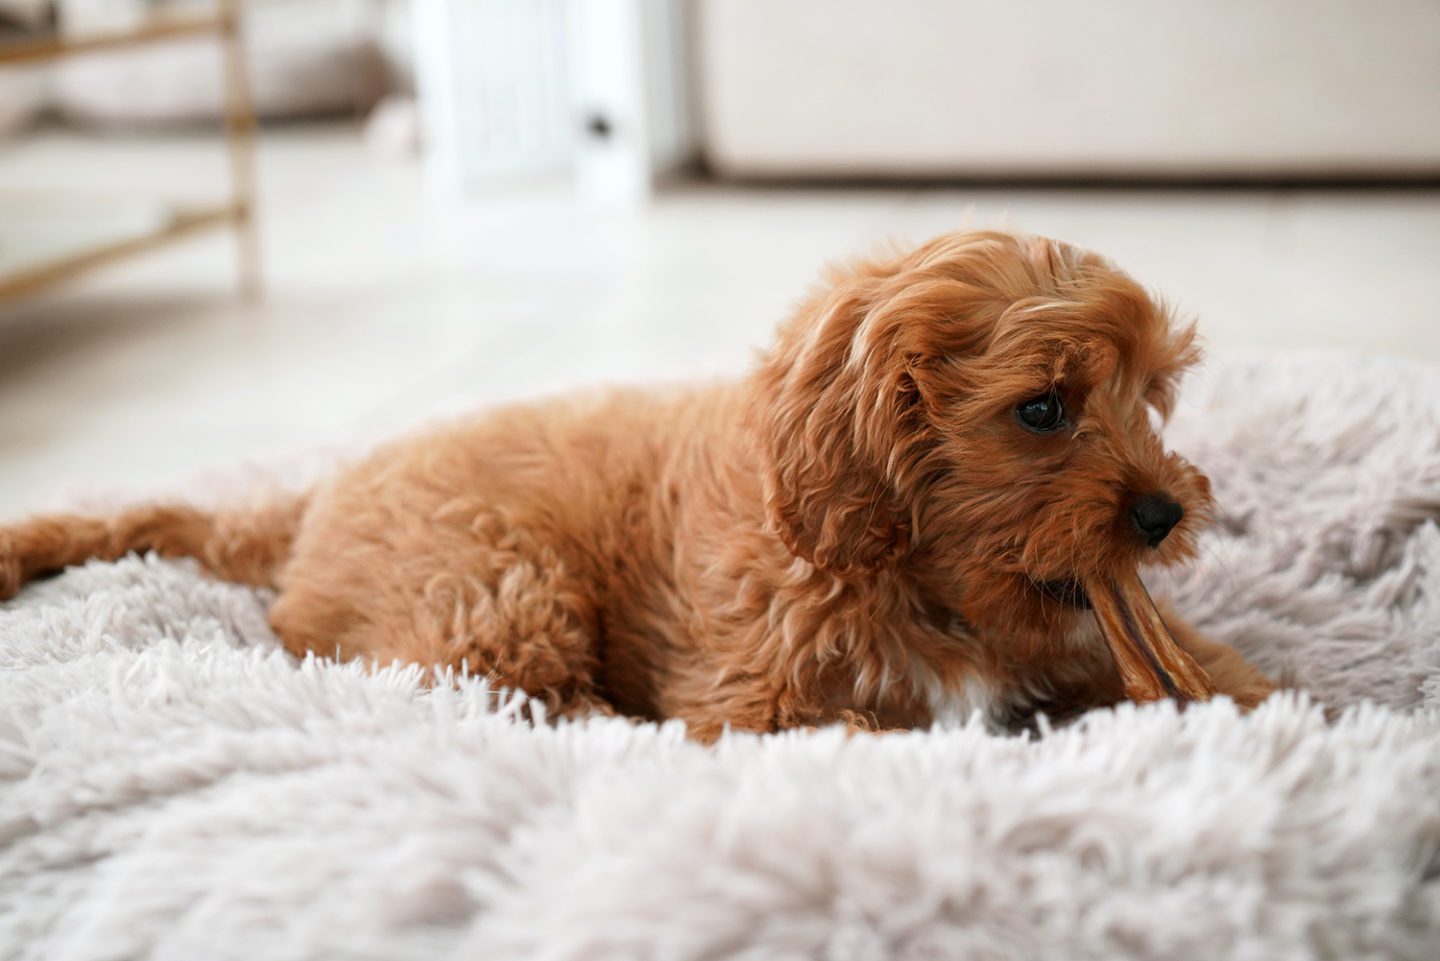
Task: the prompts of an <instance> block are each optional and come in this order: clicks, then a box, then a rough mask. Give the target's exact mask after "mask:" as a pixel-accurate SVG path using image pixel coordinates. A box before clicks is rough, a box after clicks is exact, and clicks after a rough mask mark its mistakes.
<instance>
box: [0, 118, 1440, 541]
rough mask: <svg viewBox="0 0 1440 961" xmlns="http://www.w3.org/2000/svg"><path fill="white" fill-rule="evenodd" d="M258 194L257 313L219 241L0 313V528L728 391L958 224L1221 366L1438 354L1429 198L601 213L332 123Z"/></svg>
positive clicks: (914, 192)
mask: <svg viewBox="0 0 1440 961" xmlns="http://www.w3.org/2000/svg"><path fill="white" fill-rule="evenodd" d="M224 169H225V168H224V165H223V157H222V155H221V153H220V151H219V148H218V146H217V144H216V143H215V142H213V141H211V140H208V139H202V138H193V137H190V138H173V137H167V138H164V139H154V138H151V139H142V140H108V139H98V140H97V139H91V138H85V137H78V136H75V135H59V134H52V135H46V136H43V137H40V138H34V139H31V140H28V141H25V142H22V143H21V144H19V145H11V146H7V147H5V148H4V149H0V185H3V187H4V188H5V191H6V192H7V193H14V192H16V191H19V192H21V193H29V194H31V195H33V194H34V193H36V192H38V191H41V190H42V189H44V188H46V187H47V186H56V185H60V186H63V185H66V184H67V183H69V184H71V185H73V183H75V182H82V183H84V184H85V188H86V189H87V190H88V191H91V192H95V193H103V192H105V191H106V190H125V189H137V188H138V189H149V190H154V191H156V192H160V193H166V194H170V195H174V194H176V193H177V192H178V193H181V194H187V195H190V196H196V197H199V196H213V195H215V192H216V191H217V190H219V189H220V187H221V186H222V185H223V183H224V179H223V174H224ZM260 173H261V185H262V192H263V197H262V210H261V215H262V224H263V231H264V249H265V256H266V272H267V282H268V291H267V295H266V297H265V299H264V300H263V302H262V303H261V304H259V305H257V306H246V305H244V304H242V303H240V302H238V301H237V300H236V299H235V298H234V297H233V295H232V294H233V261H232V258H231V256H230V254H231V249H230V247H231V245H230V239H229V238H228V237H227V236H225V235H218V234H217V235H215V236H213V237H208V238H205V239H202V240H199V241H195V242H191V243H187V244H184V245H181V246H177V247H175V248H173V249H172V250H169V251H165V252H160V253H157V254H154V255H151V256H149V257H147V258H145V259H143V260H138V261H135V262H134V263H132V264H127V265H124V266H121V267H117V268H114V269H111V270H108V271H106V272H105V273H103V274H99V275H96V276H95V277H93V278H92V279H90V280H87V281H85V282H84V283H82V284H78V285H74V286H71V287H67V288H64V289H63V290H62V291H60V292H57V293H55V294H53V295H50V296H48V297H44V298H40V299H35V300H31V301H27V302H25V303H23V304H18V305H10V306H7V307H3V308H0V517H10V516H14V515H16V514H19V513H22V512H24V511H26V510H30V509H34V508H38V507H43V506H45V505H46V504H48V503H52V502H54V501H55V500H56V499H58V498H62V497H65V496H67V495H68V494H70V493H74V492H77V491H94V490H103V489H106V488H112V487H119V488H127V489H131V490H143V489H144V487H145V486H146V485H149V484H155V483H161V482H163V481H165V480H174V479H175V478H177V477H182V476H184V475H186V474H188V473H191V472H194V471H195V470H197V469H200V468H203V467H210V466H216V465H223V464H226V463H230V462H233V461H236V460H244V459H256V458H266V457H271V456H275V455H277V454H281V453H284V452H289V451H295V450H300V449H304V448H307V447H310V446H313V445H323V444H328V443H332V442H338V443H349V442H353V441H355V440H356V439H359V438H367V437H368V438H373V437H379V436H382V435H384V434H387V433H392V432H394V431H396V430H398V429H400V428H402V427H404V426H405V425H407V424H410V423H413V422H415V421H417V420H423V419H425V418H429V417H433V416H436V415H437V414H443V413H449V412H453V411H457V410H463V409H467V408H471V407H475V406H478V405H481V404H485V403H488V402H493V401H495V400H500V399H505V398H512V397H518V396H529V395H533V394H537V393H543V392H547V391H553V390H560V389H564V388H566V387H569V386H572V385H575V384H579V383H591V382H597V381H619V380H627V381H629V380H647V379H648V380H655V379H674V378H681V377H693V376H697V375H708V374H721V373H727V372H735V371H741V370H744V369H745V367H746V365H747V363H748V362H749V360H750V358H751V356H752V355H753V350H754V348H756V347H757V346H759V345H762V344H764V343H765V341H766V339H767V337H768V335H769V332H770V330H771V329H772V327H773V326H774V324H775V322H776V320H778V319H779V318H780V317H781V316H782V315H783V314H784V313H785V310H786V307H787V305H788V304H789V303H790V302H791V301H792V300H793V299H794V298H795V297H796V296H797V295H798V294H799V293H800V292H801V291H802V290H803V289H804V288H805V286H806V285H807V284H808V283H809V282H810V280H811V278H812V277H813V276H814V274H815V272H816V269H817V267H818V266H819V265H820V264H821V263H822V262H823V261H825V260H827V259H829V258H833V257H838V256H844V255H846V254H851V253H856V252H863V251H864V250H866V249H867V248H870V247H873V246H874V245H875V244H877V243H878V242H881V241H883V240H885V239H887V238H900V239H906V238H908V239H916V240H918V239H923V238H925V237H927V236H929V235H931V234H934V233H937V232H940V231H943V230H948V229H953V228H955V227H957V226H961V225H963V224H966V223H967V222H969V223H973V224H976V225H982V226H990V225H1010V226H1014V227H1017V228H1021V229H1025V230H1031V231H1036V232H1041V233H1048V234H1052V235H1055V236H1059V237H1063V238H1065V239H1068V240H1071V241H1074V242H1077V243H1080V244H1084V245H1087V246H1091V247H1094V248H1096V249H1098V250H1101V251H1103V252H1105V253H1107V254H1109V255H1110V256H1111V257H1113V258H1115V259H1116V260H1117V261H1119V263H1120V264H1121V265H1122V266H1124V267H1126V268H1127V269H1129V270H1130V271H1131V272H1132V273H1134V274H1135V275H1136V276H1138V277H1139V278H1140V279H1141V280H1142V281H1143V282H1145V283H1146V284H1148V285H1151V286H1152V287H1154V288H1155V289H1157V290H1159V291H1162V292H1163V293H1164V294H1165V295H1166V296H1167V298H1169V299H1170V300H1171V301H1172V302H1174V303H1176V304H1178V305H1179V306H1180V308H1181V309H1182V311H1183V312H1185V313H1186V314H1189V315H1194V316H1198V317H1199V319H1200V329H1201V331H1202V333H1203V334H1204V336H1205V338H1206V340H1207V341H1208V342H1209V343H1210V345H1211V346H1212V347H1217V348H1230V347H1242V346H1258V347H1264V348H1273V349H1281V350H1284V349H1291V348H1297V347H1306V346H1328V347H1338V348H1343V349H1351V350H1359V351H1365V352H1381V353H1389V354H1396V355H1402V356H1410V357H1421V358H1426V359H1440V299H1437V298H1436V297H1435V295H1434V292H1433V284H1434V277H1435V266H1434V265H1435V258H1436V254H1437V250H1440V192H1437V191H1425V190H1419V189H1415V190H1377V191H1358V190H1340V191H1310V190H1296V189H1285V190H1273V189H1255V190H1243V191H1214V190H1168V191H1144V190H1116V189H1104V190H1095V191H1085V190H1068V189H1067V190H1060V189H1008V188H1007V189H1000V188H994V189H918V188H886V189H863V190H842V189H834V188H825V189H820V188H806V189H778V188H763V189H762V188H735V187H721V186H714V185H695V186H692V187H685V188H681V189H677V190H675V191H673V192H670V193H667V194H666V195H665V196H664V197H663V199H662V200H660V201H659V202H658V203H656V204H655V205H654V207H653V208H652V209H650V210H648V211H646V212H644V213H618V212H603V211H596V210H593V209H587V208H584V207H580V206H577V205H575V204H574V203H573V202H572V201H571V199H570V197H569V194H568V191H567V190H566V189H565V188H564V187H563V186H561V185H556V184H543V183H538V184H528V185H511V186H509V187H507V188H505V189H503V190H496V191H495V192H494V193H493V194H491V195H487V196H483V197H477V198H475V199H473V200H471V201H469V202H467V203H465V204H457V203H445V202H441V201H438V200H436V199H434V198H427V196H426V193H425V191H424V190H423V189H422V182H421V177H420V174H419V171H418V169H417V168H416V166H415V165H414V164H411V163H401V162H396V161H393V160H386V159H381V158H377V157H375V156H373V155H371V154H369V153H367V152H366V151H365V149H364V147H363V146H362V144H361V142H360V140H359V137H358V134H357V133H356V132H355V131H354V130H352V129H349V128H319V129H313V128H311V129H307V128H295V129H284V130H280V131H276V132H270V133H267V135H266V137H265V140H264V143H263V147H262V155H261V171H260ZM127 185H128V186H127Z"/></svg>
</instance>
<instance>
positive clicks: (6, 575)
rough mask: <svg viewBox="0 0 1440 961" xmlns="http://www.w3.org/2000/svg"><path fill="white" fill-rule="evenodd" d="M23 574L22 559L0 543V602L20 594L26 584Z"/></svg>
mask: <svg viewBox="0 0 1440 961" xmlns="http://www.w3.org/2000/svg"><path fill="white" fill-rule="evenodd" d="M21 574H22V572H21V570H20V558H18V557H16V556H15V553H14V552H13V551H11V550H10V549H9V548H8V547H7V545H6V544H5V543H4V542H3V541H0V601H8V600H10V598H12V597H14V596H15V595H16V594H19V593H20V588H21V586H22V585H23V584H24V583H25V581H24V578H23V577H22V576H21Z"/></svg>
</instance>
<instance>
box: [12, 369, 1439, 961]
mask: <svg viewBox="0 0 1440 961" xmlns="http://www.w3.org/2000/svg"><path fill="white" fill-rule="evenodd" d="M1171 438H1172V440H1173V441H1174V443H1175V445H1176V446H1177V447H1178V448H1180V449H1181V450H1184V451H1186V452H1187V453H1189V454H1191V455H1192V456H1193V457H1194V459H1196V460H1197V461H1198V462H1199V463H1200V464H1201V466H1202V467H1204V468H1205V469H1206V470H1208V471H1209V472H1210V474H1211V476H1212V478H1213V479H1214V481H1215V485H1216V488H1217V493H1218V496H1219V501H1220V504H1221V505H1222V518H1221V523H1220V524H1219V525H1218V526H1217V527H1216V529H1215V530H1214V531H1213V532H1212V533H1211V534H1210V535H1209V536H1208V537H1207V539H1206V541H1205V550H1204V558H1203V560H1202V561H1201V562H1200V563H1199V564H1197V565H1196V566H1195V567H1193V568H1192V569H1191V570H1189V571H1188V572H1185V573H1182V574H1178V575H1175V576H1169V577H1165V578H1158V577H1157V578H1156V580H1155V583H1154V585H1153V586H1155V587H1156V588H1157V590H1158V591H1159V592H1163V593H1169V594H1170V595H1171V596H1173V597H1174V598H1175V600H1176V602H1177V604H1178V606H1179V607H1180V608H1181V609H1182V610H1183V611H1185V612H1186V613H1187V614H1188V615H1189V616H1190V617H1191V618H1193V619H1194V620H1196V621H1197V622H1198V623H1199V624H1200V625H1201V626H1202V627H1203V628H1205V629H1206V630H1208V631H1209V632H1210V633H1211V634H1212V635H1214V636H1217V637H1220V638H1223V639H1225V640H1228V641H1230V642H1232V643H1234V644H1236V645H1237V646H1239V647H1240V648H1242V649H1243V650H1244V651H1245V652H1246V653H1247V654H1249V655H1251V656H1252V657H1254V658H1255V659H1256V660H1257V661H1258V662H1260V663H1261V664H1262V665H1264V666H1265V667H1267V668H1269V669H1270V670H1272V671H1275V672H1277V673H1280V674H1282V675H1283V676H1284V677H1285V678H1287V679H1288V680H1289V681H1290V683H1292V684H1294V685H1295V686H1297V687H1299V688H1302V689H1304V690H1305V691H1307V692H1308V694H1292V695H1287V696H1284V697H1281V698H1277V699H1274V700H1272V701H1271V702H1269V703H1267V704H1266V705H1265V706H1263V707H1262V708H1261V709H1260V710H1258V711H1256V712H1255V713H1254V714H1253V715H1250V716H1248V717H1241V716H1239V715H1238V714H1237V713H1236V712H1235V710H1234V709H1233V708H1232V706H1231V705H1229V704H1228V703H1226V702H1217V703H1212V704H1209V705H1203V706H1199V707H1195V708H1193V709H1191V710H1189V711H1187V712H1185V713H1184V714H1183V715H1180V714H1177V713H1176V712H1175V711H1174V710H1173V709H1172V708H1170V707H1169V706H1166V705H1158V706H1150V707H1147V708H1144V709H1135V708H1133V707H1128V706H1127V707H1124V708H1122V709H1120V710H1118V711H1114V712H1097V713H1095V714H1092V715H1090V716H1088V717H1087V718H1085V719H1083V720H1082V721H1081V722H1079V723H1078V724H1076V725H1074V726H1071V727H1069V728H1066V729H1063V730H1059V731H1054V732H1048V733H1046V734H1045V735H1044V736H1042V737H1039V738H1031V739H1026V738H1013V737H1009V738H1007V737H997V736H993V735H990V734H987V733H986V732H985V731H983V730H982V729H981V728H980V727H978V726H976V725H971V726H968V727H965V728H963V729H959V730H947V731H934V732H930V733H916V734H912V735H904V736H892V737H884V738H865V737H860V738H852V739H848V740H847V739H846V738H844V737H842V736H840V735H839V734H838V733H836V732H819V733H812V734H788V735H783V736H776V737H752V736H743V737H732V738H729V739H727V740H724V741H722V742H721V743H720V744H719V745H718V746H716V747H714V748H703V747H699V746H696V745H694V744H691V743H688V742H686V741H685V740H684V738H683V736H682V731H681V730H680V729H679V728H678V727H676V726H674V725H667V726H661V727H655V726H647V725H631V724H628V723H626V722H623V721H595V722H590V723H586V724H580V725H561V726H558V727H545V726H542V727H540V728H533V727H531V726H529V725H527V724H525V723H522V722H519V721H517V720H515V719H514V711H513V707H514V705H513V704H509V705H506V704H502V703H497V701H496V699H495V698H494V697H493V696H492V695H491V694H490V693H489V692H487V691H486V690H485V688H484V687H483V686H482V685H480V684H479V683H474V682H462V683H460V684H458V685H456V686H454V687H449V686H443V685H442V686H440V687H439V688H437V689H424V688H422V686H421V685H420V684H419V683H418V682H419V673H418V671H417V670H408V671H407V670H386V671H380V672H378V673H367V672H366V671H364V670H361V669H359V668H357V667H355V666H337V665H333V664H321V663H315V662H309V663H305V664H298V665H297V664H296V663H295V662H294V661H293V660H291V659H290V658H288V657H286V656H285V655H284V654H283V653H282V652H280V651H279V650H278V649H277V647H276V643H275V640H274V638H273V636H272V635H271V634H270V632H269V630H268V629H267V627H266V625H265V617H264V612H265V602H266V598H265V597H264V596H263V595H257V594H255V593H253V592H251V591H248V590H245V589H242V588H239V587H235V586H231V585H225V584H218V583H214V582H211V581H208V580H206V579H204V578H202V577H200V576H198V575H197V574H196V573H195V572H194V570H193V569H192V568H190V567H189V566H187V565H183V564H171V563H164V562H160V561H157V560H154V559H138V558H137V559H130V560H126V561H124V562H121V563H119V564H113V565H102V564H95V565H91V566H89V567H86V568H83V569H78V570H74V571H71V572H69V573H67V574H66V575H64V576H63V577H61V578H59V579H57V580H54V581H51V582H48V583H44V584H40V585H36V586H35V587H33V588H32V589H30V590H29V591H27V592H26V593H24V594H23V595H22V596H21V597H20V598H18V599H17V600H16V601H14V602H12V603H10V604H9V605H6V606H3V607H0V667H3V672H0V956H4V957H16V958H37V959H38V958H45V959H90V958H93V959H112V958H113V959H119V958H142V957H144V958H164V959H183V961H192V959H199V958H204V959H222V958H237V959H238V958H244V959H262V958H296V959H299V958H377V959H378V958H386V959H395V958H416V959H421V958H423V959H427V961H429V959H434V958H445V957H484V958H527V959H551V958H553V959H562V958H563V959H577V961H578V959H586V961H591V959H604V958H616V959H622V958H623V959H630V958H675V959H711V958H722V957H740V958H751V959H762V958H763V959H772V958H827V959H837V961H838V959H857V961H858V959H888V958H917V959H918V958H927V959H928V958H966V959H985V958H997V959H998V958H1033V957H1051V958H1069V959H1081V958H1097V959H1101V958H1103V959H1118V958H1159V959H1165V961H1177V959H1191V958H1205V957H1227V958H1252V959H1257V961H1259V959H1264V961H1275V959H1284V958H1347V959H1348V958H1365V957H1396V958H1416V959H1433V958H1435V957H1437V956H1440V640H1437V634H1440V609H1437V604H1440V529H1437V527H1436V518H1437V517H1440V379H1437V376H1436V375H1435V374H1433V373H1431V372H1430V371H1428V370H1426V369H1423V368H1419V367H1413V366H1408V365H1403V364H1399V363H1396V362H1378V361H1358V360H1353V359H1344V358H1310V359H1302V360H1283V361H1282V360H1267V361H1255V360H1250V361H1245V360H1241V361H1231V362H1228V363H1226V364H1223V365H1220V366H1219V367H1218V368H1217V369H1215V370H1213V371H1212V373H1211V374H1210V375H1209V376H1208V377H1207V378H1205V379H1203V380H1202V381H1200V382H1198V383H1196V384H1193V385H1192V387H1191V389H1190V390H1189V391H1187V395H1186V401H1185V405H1184V407H1183V409H1182V410H1181V411H1180V412H1179V413H1178V415H1177V417H1176V419H1175V421H1174V423H1173V425H1172V428H1171ZM1322 705H1323V706H1322ZM1327 711H1328V712H1329V713H1330V714H1331V715H1333V716H1332V717H1331V718H1330V719H1328V720H1327Z"/></svg>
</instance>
